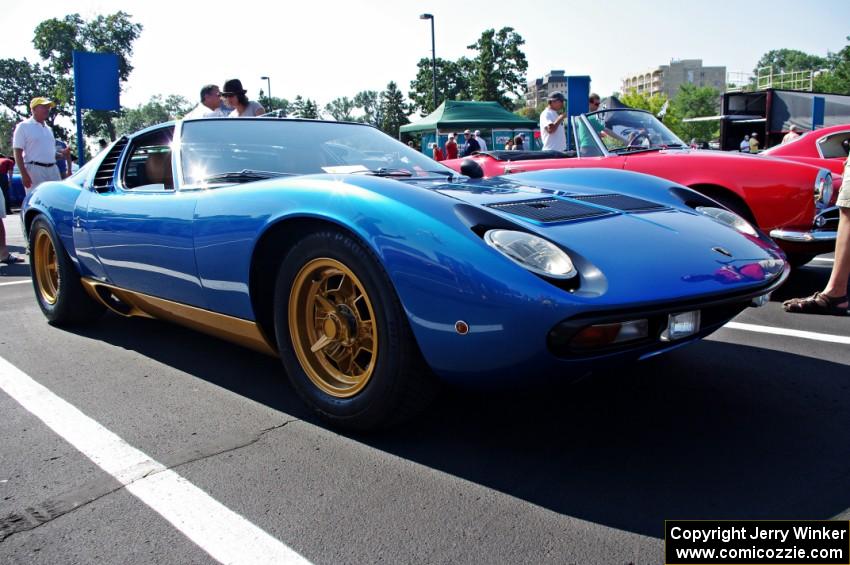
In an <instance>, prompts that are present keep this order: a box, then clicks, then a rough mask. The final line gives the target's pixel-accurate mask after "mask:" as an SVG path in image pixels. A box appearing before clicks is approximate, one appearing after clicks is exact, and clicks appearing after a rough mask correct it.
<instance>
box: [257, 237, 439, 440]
mask: <svg viewBox="0 0 850 565" xmlns="http://www.w3.org/2000/svg"><path fill="white" fill-rule="evenodd" d="M335 266H341V267H340V268H341V269H344V270H348V273H347V274H338V275H337V278H338V279H339V281H343V280H345V281H347V282H346V283H343V282H338V281H333V279H334V276H332V275H331V274H330V273H334V272H336V273H341V271H339V270H337V269H336V267H335ZM322 277H325V278H324V279H323V278H322ZM308 281H309V284H308ZM332 281H333V282H332ZM346 284H348V285H350V288H352V289H354V290H353V291H352V292H350V293H348V294H350V295H352V296H353V295H356V294H357V289H359V290H361V291H362V295H365V301H364V300H362V295H361V298H358V299H356V301H355V302H356V303H357V304H354V305H353V306H352V307H349V304H350V303H349V302H347V301H346V299H345V295H346V293H345V292H343V291H340V290H331V291H330V292H328V293H326V294H325V295H324V296H325V297H326V298H325V299H324V300H321V301H320V299H317V298H315V295H316V293H317V292H318V293H319V294H321V293H322V290H321V288H322V287H323V286H326V287H327V288H331V287H332V286H333V285H338V286H339V288H343V287H344V286H345V285H346ZM315 289H319V290H318V291H317V290H315ZM311 293H312V295H311ZM331 293H339V294H333V295H332V294H331ZM310 296H313V297H314V298H312V299H311V298H310ZM304 297H307V298H304ZM311 300H312V302H311ZM364 302H365V304H364ZM311 305H312V306H311ZM355 310H356V311H355ZM323 318H324V321H323V322H320V321H319V320H320V319H323ZM370 318H371V320H370ZM332 320H335V322H334V321H332ZM274 323H275V331H276V334H277V345H278V349H279V351H280V356H281V360H282V361H283V365H284V367H285V368H286V372H287V374H288V376H289V379H290V381H291V382H292V385H293V386H294V387H295V390H296V391H297V392H298V394H299V395H300V396H301V398H302V399H303V400H304V401H305V402H306V403H307V404H308V405H309V406H310V407H311V408H312V409H313V410H315V412H316V413H318V414H319V416H320V417H321V418H323V419H324V420H326V421H328V422H330V423H331V424H333V425H335V426H339V427H343V428H348V429H353V430H361V431H365V430H374V429H380V428H387V427H392V426H395V425H398V424H400V423H402V422H404V421H407V420H409V419H411V418H413V417H414V416H416V415H417V414H418V413H420V412H421V411H422V410H424V409H425V408H426V407H427V406H428V404H429V403H430V401H431V400H432V399H433V397H434V396H435V394H436V392H437V380H436V377H435V376H434V375H433V374H432V373H431V372H430V370H429V369H428V367H427V366H426V364H425V362H424V360H423V359H422V355H421V353H420V351H419V347H418V345H417V344H416V341H415V339H414V337H413V333H412V331H411V329H410V326H409V325H408V322H407V318H406V316H405V314H404V310H403V309H402V306H401V303H400V302H399V300H398V297H397V295H396V293H395V289H394V288H393V286H392V283H391V281H390V279H389V277H388V276H387V274H386V273H385V272H384V270H383V268H382V267H381V265H380V262H379V261H378V258H377V257H376V256H375V255H374V253H372V252H371V250H369V249H368V248H366V247H365V246H363V245H362V244H361V243H360V242H359V241H357V240H355V239H354V238H352V237H350V236H349V235H346V234H344V233H341V232H337V231H332V230H328V231H321V232H316V233H313V234H310V235H307V236H306V237H304V238H303V239H301V240H300V241H298V242H297V243H296V244H295V245H294V246H293V247H292V248H291V249H290V251H289V252H288V253H287V254H286V256H285V257H284V259H283V261H282V262H281V265H280V269H279V271H278V276H277V281H276V284H275V295H274ZM334 323H337V324H338V326H336V327H338V328H339V329H338V330H337V329H334V327H335V326H334ZM311 324H312V325H311ZM329 324H330V327H329ZM320 325H321V330H319V329H318V328H319V326H320ZM311 328H312V329H311ZM311 332H313V335H312V336H308V334H310V333H311ZM319 332H320V333H321V338H319V341H321V340H322V339H325V338H326V337H327V336H328V335H332V336H333V337H335V339H336V340H337V341H333V342H330V343H332V345H328V346H326V347H324V348H322V349H320V350H318V351H317V352H315V351H313V350H312V348H311V347H310V344H311V343H312V344H313V346H315V345H316V343H317V342H316V341H314V340H315V338H316V335H318V333H319ZM351 336H358V338H357V339H360V336H366V338H364V339H365V341H364V343H366V344H367V345H368V347H369V349H371V350H372V351H369V350H368V349H364V348H362V347H361V348H360V349H357V350H355V348H356V347H358V345H356V344H355V345H354V346H351V350H355V353H356V352H357V351H360V352H361V353H362V355H363V359H362V360H361V356H360V355H358V354H351V355H348V356H346V355H345V351H344V349H345V348H344V347H343V346H342V344H343V343H344V338H346V337H348V338H350V337H351ZM308 337H309V338H310V339H308ZM373 340H374V341H373ZM340 351H342V353H339V352H340ZM364 351H369V352H368V353H364ZM373 351H374V352H373ZM334 353H336V354H339V355H341V356H342V357H343V358H344V359H347V360H348V370H347V372H348V373H354V372H357V371H356V370H355V369H352V366H354V367H357V369H360V367H358V366H357V365H356V364H355V361H357V363H358V364H362V365H364V366H366V367H370V368H371V370H370V371H366V370H364V371H363V373H368V376H367V377H365V380H363V379H361V380H358V378H361V377H360V376H356V377H352V380H351V382H350V383H349V382H345V383H342V382H335V381H333V379H332V378H331V377H330V376H328V375H329V373H330V374H331V375H334V374H336V373H335V372H334V371H335V370H336V369H338V368H339V367H343V366H344V365H345V361H342V362H338V361H337V360H336V359H333V358H332V357H331V355H332V354H334ZM327 367H330V369H328V368H327ZM308 373H309V374H308ZM341 373H346V370H341ZM342 376H345V377H349V376H350V375H349V374H343V375H342ZM337 384H338V385H339V387H338V388H335V386H336V385H337Z"/></svg>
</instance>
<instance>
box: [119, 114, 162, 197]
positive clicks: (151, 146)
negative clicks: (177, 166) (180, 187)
mask: <svg viewBox="0 0 850 565" xmlns="http://www.w3.org/2000/svg"><path fill="white" fill-rule="evenodd" d="M173 134H174V128H167V129H164V130H159V131H155V132H152V133H149V134H147V135H144V136H142V137H139V138H138V139H135V140H134V141H133V146H132V149H131V150H130V154H129V155H128V157H127V160H126V161H125V163H124V169H123V181H124V182H123V184H124V188H126V189H130V190H132V189H134V188H139V187H145V188H147V189H150V190H156V189H164V190H173V189H174V177H173V175H172V169H171V138H172V136H173Z"/></svg>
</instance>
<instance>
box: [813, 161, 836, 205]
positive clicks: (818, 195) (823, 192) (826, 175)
mask: <svg viewBox="0 0 850 565" xmlns="http://www.w3.org/2000/svg"><path fill="white" fill-rule="evenodd" d="M831 199H832V173H831V172H829V171H827V170H826V169H821V170H819V171H818V174H817V176H816V177H815V202H819V203H821V204H829V202H830V200H831Z"/></svg>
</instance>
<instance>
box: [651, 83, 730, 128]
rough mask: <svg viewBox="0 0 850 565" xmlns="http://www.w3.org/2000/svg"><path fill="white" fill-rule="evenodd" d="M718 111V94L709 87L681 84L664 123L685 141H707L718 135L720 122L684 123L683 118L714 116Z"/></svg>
mask: <svg viewBox="0 0 850 565" xmlns="http://www.w3.org/2000/svg"><path fill="white" fill-rule="evenodd" d="M719 110H720V92H718V91H717V89H715V88H711V87H709V86H702V87H700V86H695V85H693V84H683V85H682V86H681V87H679V92H677V93H676V97H675V98H673V100H672V102H671V103H670V111H669V112H668V114H667V117H665V119H664V123H665V124H666V125H667V127H669V128H670V129H672V130H673V131H674V132H675V133H676V134H677V135H678V136H679V137H681V138H682V139H683V140H685V141H689V140H691V139H693V138H696V139H699V140H704V141H708V140H710V139H714V138H716V137H718V136H719V135H720V129H719V128H720V122H719V121H707V122H684V121H682V120H684V119H685V118H699V117H703V116H715V115H717V113H718V111H719Z"/></svg>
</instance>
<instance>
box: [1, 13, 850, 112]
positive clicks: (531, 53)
mask: <svg viewBox="0 0 850 565" xmlns="http://www.w3.org/2000/svg"><path fill="white" fill-rule="evenodd" d="M34 6H37V7H38V9H37V10H35V9H33V7H34ZM118 10H123V11H125V12H127V13H129V14H130V15H131V16H132V20H133V21H134V22H137V23H141V24H142V25H143V26H144V29H143V31H142V34H141V37H140V38H139V39H138V40H137V41H136V43H135V49H134V53H133V57H132V65H133V67H134V70H133V73H132V74H131V75H130V79H129V81H128V83H127V84H126V86H125V89H124V92H122V95H121V102H122V105H124V106H129V107H135V106H137V105H140V104H143V103H145V102H147V101H148V100H149V99H150V97H151V96H152V95H154V94H161V95H169V94H179V95H181V96H185V97H186V98H187V99H189V100H190V101H193V102H194V101H197V100H198V92H199V90H200V88H201V86H203V85H204V84H207V83H215V84H219V85H221V84H223V83H224V81H225V80H226V79H230V78H239V79H241V80H242V83H243V86H244V87H245V88H246V89H247V90H248V96H249V98H252V99H253V98H255V97H256V96H257V94H258V91H259V90H260V89H263V90H266V89H267V87H266V81H264V80H261V79H260V77H261V76H269V77H270V80H271V93H272V95H273V96H275V97H281V98H287V99H289V100H292V99H294V98H295V96H296V95H298V94H300V95H302V96H304V97H309V98H312V99H314V100H316V101H317V102H318V103H319V105H320V107H323V106H324V105H325V104H326V103H327V102H329V101H330V100H332V99H334V98H337V97H340V96H348V97H353V96H354V95H355V94H356V93H357V92H359V91H361V90H383V89H384V88H385V87H386V84H387V83H388V82H389V81H391V80H393V81H395V82H396V83H397V84H398V85H399V87H400V88H401V90H402V91H403V92H405V93H407V91H408V90H409V88H410V81H411V80H412V79H413V78H414V77H415V74H416V63H417V61H418V60H419V59H420V58H422V57H429V58H430V56H431V29H430V22H429V21H427V20H420V19H419V14H421V13H424V12H428V13H431V14H433V15H434V18H435V20H434V22H435V42H436V54H437V56H438V57H442V58H448V59H452V60H454V59H457V58H459V57H461V56H472V55H473V52H472V51H469V50H468V49H466V46H467V45H470V44H472V43H474V42H475V41H476V40H477V39H478V37H480V35H481V32H482V31H484V30H486V29H488V28H494V29H496V30H498V29H500V28H502V27H505V26H510V27H513V28H514V29H515V30H516V31H517V32H518V33H519V34H520V35H521V36H522V37H523V38H524V39H525V45H524V46H523V49H524V51H525V55H526V57H527V59H528V72H527V77H526V78H527V79H528V80H533V79H534V78H538V77H542V76H543V75H544V74H545V73H547V72H549V71H550V70H552V69H563V70H565V71H566V73H567V74H568V75H589V76H590V77H591V81H592V82H591V89H592V90H593V91H596V92H598V93H600V94H601V95H603V96H606V95H608V94H610V93H612V92H614V91H618V90H620V82H621V79H622V78H623V77H624V76H626V75H628V74H630V73H633V72H639V71H641V70H645V69H649V68H653V67H655V66H658V65H663V64H667V63H669V61H670V60H671V59H673V58H675V59H702V60H703V64H704V65H708V66H715V65H725V66H726V67H727V71H744V72H749V71H752V69H753V67H754V66H755V64H756V62H757V61H758V59H759V58H760V57H761V56H762V55H763V54H764V53H766V52H767V51H769V50H771V49H780V48H790V49H799V50H801V51H805V52H807V53H812V54H818V55H823V56H825V55H826V53H827V51H833V52H835V51H838V50H840V49H841V48H843V47H844V46H845V45H846V44H847V43H848V41H847V39H846V37H847V36H848V35H850V1H848V0H818V1H817V2H811V3H810V2H802V1H800V0H794V1H789V0H773V1H767V2H745V1H737V2H731V1H725V0H715V1H712V2H707V1H700V0H695V1H690V2H682V1H678V2H657V1H655V2H648V1H643V0H631V1H621V0H606V1H605V2H587V1H585V2H575V1H572V0H560V1H535V0H527V1H524V2H523V1H517V0H509V1H503V0H487V1H477V2H465V1H462V0H451V1H450V0H431V1H429V2H412V1H406V0H372V1H368V0H324V1H323V2H313V1H310V0H307V1H304V2H292V1H291V0H290V1H284V2H280V1H278V2H266V1H263V0H260V1H256V2H244V3H236V4H230V3H222V4H217V3H213V2H206V3H203V4H202V3H200V2H179V1H177V0H170V1H163V0H145V1H138V0H112V1H108V2H107V1H96V0H75V1H74V2H72V3H71V2H67V1H63V2H59V1H54V0H42V1H41V2H38V3H35V4H29V3H27V2H14V3H9V5H6V6H4V9H3V21H4V25H3V32H2V33H0V58H23V57H26V58H27V59H28V60H30V61H31V62H34V61H39V57H38V54H37V53H36V52H35V50H34V49H33V47H32V37H33V30H34V29H35V27H36V26H37V25H38V23H39V22H41V21H43V20H45V19H49V18H52V17H55V18H62V17H63V16H65V15H67V14H69V13H72V12H78V13H79V14H80V15H81V16H83V18H85V19H89V18H92V17H94V16H96V15H98V14H109V13H113V12H116V11H118Z"/></svg>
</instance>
